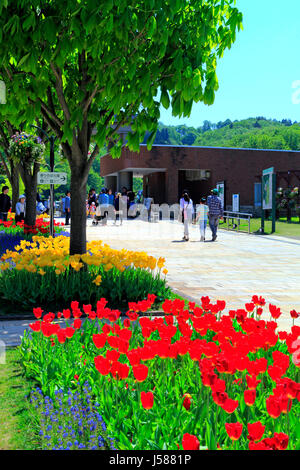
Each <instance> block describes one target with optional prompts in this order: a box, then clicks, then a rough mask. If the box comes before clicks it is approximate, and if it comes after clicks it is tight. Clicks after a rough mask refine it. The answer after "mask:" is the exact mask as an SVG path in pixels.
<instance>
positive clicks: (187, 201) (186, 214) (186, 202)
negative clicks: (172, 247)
mask: <svg viewBox="0 0 300 470" xmlns="http://www.w3.org/2000/svg"><path fill="white" fill-rule="evenodd" d="M182 214H183V224H184V235H183V240H185V241H186V242H188V241H189V223H190V222H191V221H192V219H193V214H194V206H193V201H192V199H191V198H190V196H189V195H188V193H184V194H183V202H182Z"/></svg>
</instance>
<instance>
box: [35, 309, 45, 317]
mask: <svg viewBox="0 0 300 470" xmlns="http://www.w3.org/2000/svg"><path fill="white" fill-rule="evenodd" d="M43 311H44V310H42V309H41V307H37V308H34V309H33V314H34V316H35V318H37V319H39V318H41V316H42V313H43Z"/></svg>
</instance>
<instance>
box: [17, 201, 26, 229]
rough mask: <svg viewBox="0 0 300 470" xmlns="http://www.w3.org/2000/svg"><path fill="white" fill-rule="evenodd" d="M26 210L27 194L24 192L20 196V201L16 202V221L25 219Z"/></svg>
mask: <svg viewBox="0 0 300 470" xmlns="http://www.w3.org/2000/svg"><path fill="white" fill-rule="evenodd" d="M25 211H26V206H25V196H24V195H23V194H22V196H20V197H19V201H18V202H17V204H16V215H15V222H16V223H17V222H22V220H24V219H25Z"/></svg>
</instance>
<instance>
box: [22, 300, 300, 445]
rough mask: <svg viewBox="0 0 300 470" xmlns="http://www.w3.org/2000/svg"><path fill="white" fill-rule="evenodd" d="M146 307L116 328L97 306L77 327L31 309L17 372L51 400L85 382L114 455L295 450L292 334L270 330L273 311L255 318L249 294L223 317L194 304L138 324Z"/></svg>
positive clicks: (295, 348) (212, 307) (134, 309)
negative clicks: (118, 451)
mask: <svg viewBox="0 0 300 470" xmlns="http://www.w3.org/2000/svg"><path fill="white" fill-rule="evenodd" d="M154 301H155V296H152V295H149V296H148V298H147V299H146V300H143V301H140V302H137V303H135V302H132V303H129V304H128V308H129V309H128V312H127V317H126V318H125V319H124V320H123V321H122V319H121V318H120V312H119V311H118V310H112V309H109V308H107V306H106V305H107V302H106V300H105V299H101V300H99V301H98V302H97V307H96V309H95V310H93V308H92V306H91V305H83V312H84V314H85V316H86V319H82V316H83V312H82V310H81V309H80V308H79V305H78V302H72V304H71V308H70V309H65V310H63V311H62V312H59V313H58V314H57V318H58V319H63V320H64V323H59V322H58V321H55V318H56V316H55V315H54V314H53V313H47V314H44V315H43V311H42V309H41V308H36V309H34V314H35V316H36V321H35V322H34V323H32V324H31V325H30V327H31V330H32V334H31V337H30V335H29V334H28V333H25V335H24V338H23V341H22V345H21V347H20V351H21V356H22V363H23V366H24V368H25V371H26V374H27V375H28V376H29V377H32V378H34V379H35V380H37V381H38V383H39V384H41V388H42V390H43V392H44V393H47V394H49V395H50V396H51V397H53V396H54V395H55V391H56V390H57V389H59V388H62V389H63V390H67V389H68V388H69V387H73V388H74V389H77V387H80V386H81V384H84V383H85V382H86V381H88V383H90V384H91V387H92V394H93V396H94V397H95V398H96V400H97V401H98V403H99V413H100V414H101V416H103V419H104V421H105V423H106V425H107V430H108V432H109V433H110V435H112V436H114V437H115V438H116V447H117V448H118V449H170V450H173V449H185V450H192V449H193V450H196V449H201V448H207V449H211V450H214V449H218V448H221V449H232V448H234V449H250V450H260V449H264V450H284V449H291V450H292V449H299V448H300V426H299V413H300V405H299V399H300V385H299V366H300V340H299V339H298V338H299V336H300V327H299V326H296V325H293V326H292V327H291V331H290V332H289V333H288V332H285V331H278V327H277V323H276V321H275V320H276V319H278V317H279V316H280V315H281V310H280V309H279V308H278V307H276V306H274V305H272V304H270V305H269V313H270V319H269V320H263V319H262V314H263V309H264V308H265V300H264V299H262V298H261V297H258V296H253V298H252V301H251V302H249V303H247V304H245V307H244V308H242V309H237V310H229V312H228V313H225V307H226V305H225V302H224V301H217V302H216V304H213V303H212V302H211V301H210V299H209V298H208V297H202V303H201V307H197V306H195V304H194V303H189V306H188V308H186V307H185V303H184V301H181V300H179V299H176V300H174V301H171V300H166V301H165V302H164V304H163V310H164V312H165V316H164V318H151V317H150V318H149V317H143V316H139V313H141V312H146V311H147V310H149V309H150V308H151V306H152V304H153V302H154ZM292 312H294V311H292ZM291 316H292V315H291ZM292 318H293V321H294V317H292ZM74 378H75V380H74Z"/></svg>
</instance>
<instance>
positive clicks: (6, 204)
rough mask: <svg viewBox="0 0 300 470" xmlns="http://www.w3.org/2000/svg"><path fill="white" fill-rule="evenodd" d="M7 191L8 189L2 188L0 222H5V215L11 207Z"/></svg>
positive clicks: (6, 187)
mask: <svg viewBox="0 0 300 470" xmlns="http://www.w3.org/2000/svg"><path fill="white" fill-rule="evenodd" d="M8 191H9V187H8V186H3V188H2V193H1V194H0V220H2V221H3V222H6V221H7V213H8V211H9V210H10V207H11V202H10V197H9V195H8V194H7V193H8Z"/></svg>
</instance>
